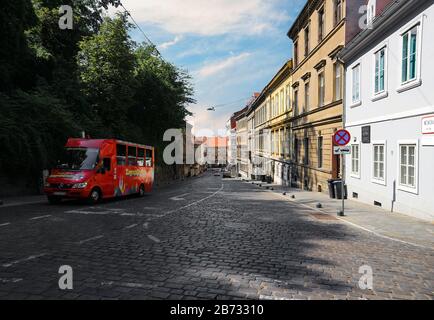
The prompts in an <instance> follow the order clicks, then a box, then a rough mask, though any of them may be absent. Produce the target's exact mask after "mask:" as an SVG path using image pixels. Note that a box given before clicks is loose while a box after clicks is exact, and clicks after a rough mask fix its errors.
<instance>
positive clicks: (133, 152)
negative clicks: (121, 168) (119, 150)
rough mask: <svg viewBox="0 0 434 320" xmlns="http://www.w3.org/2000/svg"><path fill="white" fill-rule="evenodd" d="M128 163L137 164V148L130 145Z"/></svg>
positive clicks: (130, 164)
mask: <svg viewBox="0 0 434 320" xmlns="http://www.w3.org/2000/svg"><path fill="white" fill-rule="evenodd" d="M128 165H129V166H137V148H136V147H128Z"/></svg>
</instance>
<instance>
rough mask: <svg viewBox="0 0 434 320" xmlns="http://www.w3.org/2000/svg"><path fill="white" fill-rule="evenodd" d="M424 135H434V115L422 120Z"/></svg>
mask: <svg viewBox="0 0 434 320" xmlns="http://www.w3.org/2000/svg"><path fill="white" fill-rule="evenodd" d="M422 134H434V115H430V116H427V117H423V118H422Z"/></svg>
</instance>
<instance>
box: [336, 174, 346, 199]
mask: <svg viewBox="0 0 434 320" xmlns="http://www.w3.org/2000/svg"><path fill="white" fill-rule="evenodd" d="M333 185H334V188H333V189H334V190H335V196H336V199H341V200H342V180H340V179H339V180H335V181H334V182H333ZM344 191H345V199H348V190H347V185H345V186H344Z"/></svg>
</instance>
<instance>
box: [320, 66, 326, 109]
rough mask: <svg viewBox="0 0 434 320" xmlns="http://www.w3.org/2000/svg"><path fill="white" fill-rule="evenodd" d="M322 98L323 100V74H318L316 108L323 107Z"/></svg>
mask: <svg viewBox="0 0 434 320" xmlns="http://www.w3.org/2000/svg"><path fill="white" fill-rule="evenodd" d="M324 98H325V80H324V72H321V73H320V74H318V106H319V107H322V106H324Z"/></svg>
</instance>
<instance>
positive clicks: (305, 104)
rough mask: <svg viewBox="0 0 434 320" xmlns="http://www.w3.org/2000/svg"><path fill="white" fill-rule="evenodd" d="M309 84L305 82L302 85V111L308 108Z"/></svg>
mask: <svg viewBox="0 0 434 320" xmlns="http://www.w3.org/2000/svg"><path fill="white" fill-rule="evenodd" d="M309 91H310V85H309V82H306V83H305V85H304V110H303V111H304V112H306V111H308V110H309V104H310V94H309Z"/></svg>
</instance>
